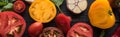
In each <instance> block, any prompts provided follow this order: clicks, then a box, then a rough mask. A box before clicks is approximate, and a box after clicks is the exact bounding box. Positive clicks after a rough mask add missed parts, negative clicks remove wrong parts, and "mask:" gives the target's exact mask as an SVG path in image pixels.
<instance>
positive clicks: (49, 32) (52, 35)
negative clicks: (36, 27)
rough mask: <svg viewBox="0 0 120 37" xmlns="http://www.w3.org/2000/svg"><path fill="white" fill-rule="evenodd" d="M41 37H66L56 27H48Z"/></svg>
mask: <svg viewBox="0 0 120 37" xmlns="http://www.w3.org/2000/svg"><path fill="white" fill-rule="evenodd" d="M39 37H64V34H63V32H62V31H61V30H60V29H58V28H56V27H47V28H45V29H43V32H42V34H40V36H39Z"/></svg>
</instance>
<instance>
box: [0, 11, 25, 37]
mask: <svg viewBox="0 0 120 37" xmlns="http://www.w3.org/2000/svg"><path fill="white" fill-rule="evenodd" d="M25 28H26V22H25V20H24V19H23V18H22V17H21V16H20V15H18V14H16V13H15V12H11V11H6V12H1V13H0V37H22V35H23V33H24V31H25Z"/></svg>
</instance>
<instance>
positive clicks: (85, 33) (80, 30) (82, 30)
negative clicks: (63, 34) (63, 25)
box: [67, 23, 93, 37]
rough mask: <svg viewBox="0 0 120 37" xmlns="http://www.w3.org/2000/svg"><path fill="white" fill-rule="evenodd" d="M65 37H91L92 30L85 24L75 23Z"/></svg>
mask: <svg viewBox="0 0 120 37" xmlns="http://www.w3.org/2000/svg"><path fill="white" fill-rule="evenodd" d="M67 37H93V30H92V28H91V27H90V26H89V25H88V24H86V23H76V24H74V25H73V26H72V28H71V29H70V30H69V31H68V33H67Z"/></svg>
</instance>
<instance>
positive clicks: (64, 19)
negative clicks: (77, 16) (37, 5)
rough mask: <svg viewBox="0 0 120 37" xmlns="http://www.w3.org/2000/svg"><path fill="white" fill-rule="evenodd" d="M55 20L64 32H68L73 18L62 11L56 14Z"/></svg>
mask: <svg viewBox="0 0 120 37" xmlns="http://www.w3.org/2000/svg"><path fill="white" fill-rule="evenodd" d="M55 22H56V24H57V27H58V28H59V29H61V30H62V31H63V32H64V33H67V31H68V30H69V29H70V23H71V18H70V17H69V16H66V15H65V14H63V13H60V14H58V15H57V16H56V18H55Z"/></svg>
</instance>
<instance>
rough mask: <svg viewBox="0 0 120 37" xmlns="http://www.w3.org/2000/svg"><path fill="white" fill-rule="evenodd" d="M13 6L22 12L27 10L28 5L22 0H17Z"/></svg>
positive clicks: (18, 11) (15, 9)
mask: <svg viewBox="0 0 120 37" xmlns="http://www.w3.org/2000/svg"><path fill="white" fill-rule="evenodd" d="M13 8H14V11H16V12H17V13H22V12H23V11H24V10H25V8H26V6H25V3H24V2H23V1H22V0H17V1H15V2H14V5H13Z"/></svg>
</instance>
